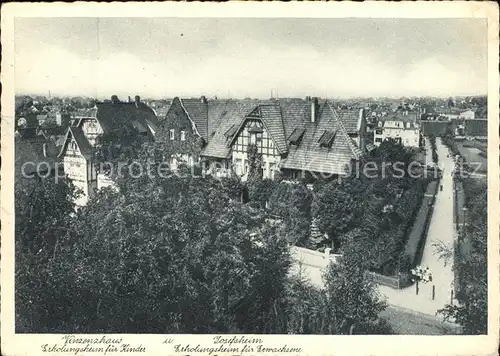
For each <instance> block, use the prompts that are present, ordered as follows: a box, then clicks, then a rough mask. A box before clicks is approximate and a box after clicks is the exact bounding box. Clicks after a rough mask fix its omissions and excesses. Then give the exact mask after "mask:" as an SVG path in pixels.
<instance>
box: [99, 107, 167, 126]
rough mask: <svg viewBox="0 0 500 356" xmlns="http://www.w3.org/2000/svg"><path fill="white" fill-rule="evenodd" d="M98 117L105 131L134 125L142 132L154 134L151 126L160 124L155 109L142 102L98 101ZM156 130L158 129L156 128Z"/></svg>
mask: <svg viewBox="0 0 500 356" xmlns="http://www.w3.org/2000/svg"><path fill="white" fill-rule="evenodd" d="M96 107H97V114H96V118H97V120H98V121H99V124H100V125H101V127H102V129H103V131H104V132H108V131H112V130H113V129H116V128H119V127H121V126H124V125H132V126H134V127H136V128H137V129H139V130H140V132H142V133H147V134H153V133H152V131H150V130H149V127H151V126H154V127H157V126H158V120H157V118H156V115H155V113H154V111H153V110H152V109H151V108H150V107H149V106H147V105H146V104H144V103H142V102H140V103H138V104H137V105H136V103H135V102H131V103H128V102H127V103H125V102H119V103H112V102H109V103H108V102H106V103H97V104H96ZM155 131H156V130H155Z"/></svg>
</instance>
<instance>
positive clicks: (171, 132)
mask: <svg viewBox="0 0 500 356" xmlns="http://www.w3.org/2000/svg"><path fill="white" fill-rule="evenodd" d="M170 139H171V140H175V130H174V129H171V130H170Z"/></svg>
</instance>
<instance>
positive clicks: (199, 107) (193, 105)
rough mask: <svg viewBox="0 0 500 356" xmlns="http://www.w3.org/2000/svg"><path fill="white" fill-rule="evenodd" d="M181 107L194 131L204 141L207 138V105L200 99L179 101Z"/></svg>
mask: <svg viewBox="0 0 500 356" xmlns="http://www.w3.org/2000/svg"><path fill="white" fill-rule="evenodd" d="M180 102H181V105H182V106H183V108H184V110H185V111H186V113H187V114H188V116H189V118H190V119H191V121H193V122H194V123H195V125H196V129H197V130H198V133H199V134H200V136H201V137H203V138H204V139H205V140H207V138H208V103H207V102H204V101H202V100H201V99H180Z"/></svg>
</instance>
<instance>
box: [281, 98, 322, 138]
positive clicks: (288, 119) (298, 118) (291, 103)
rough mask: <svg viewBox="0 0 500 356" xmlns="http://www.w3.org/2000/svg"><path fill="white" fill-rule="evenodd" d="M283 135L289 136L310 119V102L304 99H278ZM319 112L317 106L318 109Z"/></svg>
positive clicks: (303, 126) (304, 125)
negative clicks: (283, 129)
mask: <svg viewBox="0 0 500 356" xmlns="http://www.w3.org/2000/svg"><path fill="white" fill-rule="evenodd" d="M279 103H280V107H281V113H282V116H283V126H284V128H285V136H286V137H289V136H290V135H291V134H292V132H293V130H294V129H296V128H302V129H304V128H305V127H306V125H307V124H308V123H309V122H310V121H311V102H310V101H308V100H304V99H295V98H291V99H288V98H287V99H280V100H279ZM317 112H319V108H318V111H317Z"/></svg>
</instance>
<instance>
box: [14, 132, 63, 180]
mask: <svg viewBox="0 0 500 356" xmlns="http://www.w3.org/2000/svg"><path fill="white" fill-rule="evenodd" d="M15 162H16V163H15V168H16V172H15V176H16V179H17V178H19V177H20V175H21V174H22V171H21V168H22V166H23V164H24V163H26V162H33V164H28V165H25V166H24V173H26V174H32V173H34V172H36V169H37V168H36V166H37V164H38V163H41V162H46V163H47V164H48V165H49V166H50V167H52V168H53V167H54V165H55V163H56V162H57V147H56V146H55V144H54V142H52V141H51V140H48V139H45V138H44V137H43V136H36V137H30V138H26V137H24V138H23V136H21V134H20V133H19V132H17V133H16V134H15ZM40 168H47V167H40Z"/></svg>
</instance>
